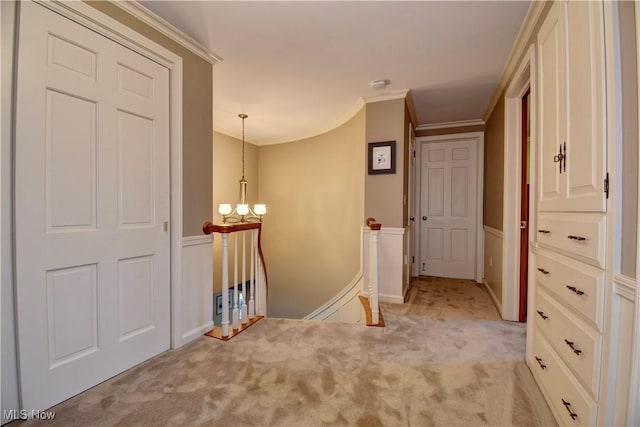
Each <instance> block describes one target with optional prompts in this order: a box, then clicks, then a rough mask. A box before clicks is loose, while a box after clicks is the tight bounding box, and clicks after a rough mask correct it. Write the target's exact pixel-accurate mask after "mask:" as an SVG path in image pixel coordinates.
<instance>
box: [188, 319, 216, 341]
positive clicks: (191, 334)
mask: <svg viewBox="0 0 640 427" xmlns="http://www.w3.org/2000/svg"><path fill="white" fill-rule="evenodd" d="M213 326H214V325H213V320H212V321H211V322H208V323H205V324H204V325H202V326H199V327H197V328H194V329H192V330H190V331H187V332H185V333H184V334H182V343H183V344H186V343H188V342H191V341H193V340H196V339H198V338H200V337H201V336H203V335H204V334H206V333H207V332H209V331H211V330H212V329H213Z"/></svg>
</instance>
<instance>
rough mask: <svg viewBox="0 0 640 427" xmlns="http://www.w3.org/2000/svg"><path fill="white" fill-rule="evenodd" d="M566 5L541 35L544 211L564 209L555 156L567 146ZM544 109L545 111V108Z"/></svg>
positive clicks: (558, 6) (540, 174) (553, 13)
mask: <svg viewBox="0 0 640 427" xmlns="http://www.w3.org/2000/svg"><path fill="white" fill-rule="evenodd" d="M564 7H565V6H564V4H563V2H555V3H554V4H553V6H552V7H551V10H550V11H549V15H548V18H547V19H546V20H545V21H544V23H543V26H542V28H541V29H540V33H539V34H538V39H537V40H538V41H537V44H538V46H537V47H538V71H539V73H538V78H539V81H538V103H537V104H538V106H539V110H538V123H539V129H540V131H539V133H538V135H539V138H540V142H539V144H538V147H540V148H539V156H538V159H539V162H538V164H539V167H540V169H539V172H538V177H539V178H538V179H539V183H540V186H539V190H538V191H539V202H538V207H539V209H540V210H541V211H553V210H559V209H560V208H561V207H562V205H563V201H562V197H563V195H562V194H561V191H562V190H561V186H560V178H561V177H560V165H559V163H556V162H554V156H556V155H557V154H558V153H559V151H560V145H562V144H564V142H565V136H564V129H565V117H564V99H563V97H564V93H565V89H564V75H563V73H564V50H565V49H564V37H563V35H562V33H563V29H564V25H563V16H564V14H563V10H564V9H563V8H564ZM542 106H544V108H542Z"/></svg>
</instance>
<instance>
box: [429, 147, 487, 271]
mask: <svg viewBox="0 0 640 427" xmlns="http://www.w3.org/2000/svg"><path fill="white" fill-rule="evenodd" d="M476 144H477V142H476V140H475V139H463V140H460V139H458V140H456V139H444V140H443V141H441V142H440V141H437V142H429V143H423V146H422V152H421V171H422V173H421V177H422V178H421V179H422V182H421V187H420V188H421V192H422V194H421V195H420V201H421V213H420V230H421V231H420V247H421V251H420V257H421V259H420V274H422V275H430V276H440V277H454V278H464V279H474V278H475V251H476V249H475V243H476V237H475V236H476V200H477V199H476V197H477V195H476V186H475V185H474V180H475V177H476V155H477V154H476V153H477V147H476Z"/></svg>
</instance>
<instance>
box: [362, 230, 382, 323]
mask: <svg viewBox="0 0 640 427" xmlns="http://www.w3.org/2000/svg"><path fill="white" fill-rule="evenodd" d="M366 224H367V227H369V248H368V253H369V257H368V260H367V261H368V264H369V268H368V272H367V273H368V274H367V276H366V279H367V281H366V283H364V284H363V287H365V286H366V287H367V289H366V292H367V298H364V297H361V301H362V304H363V305H364V308H365V314H366V317H367V326H384V321H383V320H382V316H381V314H380V305H379V301H380V298H379V295H380V258H379V254H380V251H379V239H378V236H379V234H380V229H381V228H382V224H380V223H377V222H376V220H375V219H374V218H367V221H366ZM364 291H365V289H363V292H364Z"/></svg>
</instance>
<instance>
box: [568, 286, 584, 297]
mask: <svg viewBox="0 0 640 427" xmlns="http://www.w3.org/2000/svg"><path fill="white" fill-rule="evenodd" d="M567 289H569V290H570V291H571V292H573V293H574V294H576V295H584V292H583V291H581V290H579V289H577V288H576V287H575V286H571V285H567Z"/></svg>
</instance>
